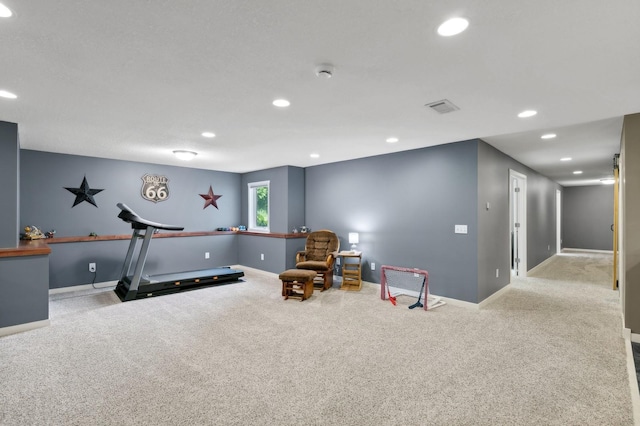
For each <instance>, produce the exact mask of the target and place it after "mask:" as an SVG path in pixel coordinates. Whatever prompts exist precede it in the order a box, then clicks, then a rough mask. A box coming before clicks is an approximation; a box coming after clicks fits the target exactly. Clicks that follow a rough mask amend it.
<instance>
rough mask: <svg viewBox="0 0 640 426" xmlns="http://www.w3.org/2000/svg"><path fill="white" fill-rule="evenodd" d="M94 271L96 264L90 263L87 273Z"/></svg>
mask: <svg viewBox="0 0 640 426" xmlns="http://www.w3.org/2000/svg"><path fill="white" fill-rule="evenodd" d="M95 271H96V264H95V263H93V262H91V263H90V264H89V272H95Z"/></svg>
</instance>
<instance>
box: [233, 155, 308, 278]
mask: <svg viewBox="0 0 640 426" xmlns="http://www.w3.org/2000/svg"><path fill="white" fill-rule="evenodd" d="M263 181H269V229H270V231H271V232H273V233H281V234H287V233H290V232H291V230H292V229H293V228H294V227H297V228H299V227H300V226H302V225H304V224H305V223H304V220H305V205H304V200H305V188H304V182H305V170H304V169H302V168H300V167H292V166H284V167H276V168H273V169H266V170H260V171H257V172H251V173H245V174H243V175H242V178H241V186H242V196H241V204H242V212H243V220H244V222H245V223H248V222H249V206H248V199H249V198H248V197H249V191H248V184H250V183H253V182H263ZM304 243H305V239H304V238H299V239H298V238H293V239H284V238H270V237H259V236H258V237H256V236H247V235H240V236H239V243H238V244H239V246H238V262H239V263H240V264H241V265H246V266H249V267H252V268H257V269H262V270H264V271H269V272H273V273H278V274H279V273H280V272H282V271H284V270H285V269H290V268H293V267H295V253H296V251H298V250H303V249H304ZM261 255H264V259H262V256H261Z"/></svg>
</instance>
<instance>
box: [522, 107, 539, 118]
mask: <svg viewBox="0 0 640 426" xmlns="http://www.w3.org/2000/svg"><path fill="white" fill-rule="evenodd" d="M537 113H538V111H534V110H532V109H528V110H526V111H522V112H521V113H520V114H518V117H520V118H529V117H533V116H534V115H536V114H537Z"/></svg>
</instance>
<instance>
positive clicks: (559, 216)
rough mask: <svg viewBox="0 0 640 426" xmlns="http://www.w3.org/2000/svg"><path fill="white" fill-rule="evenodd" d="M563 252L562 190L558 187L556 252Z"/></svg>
mask: <svg viewBox="0 0 640 426" xmlns="http://www.w3.org/2000/svg"><path fill="white" fill-rule="evenodd" d="M561 252H562V191H560V190H559V189H556V253H561Z"/></svg>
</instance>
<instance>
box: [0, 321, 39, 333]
mask: <svg viewBox="0 0 640 426" xmlns="http://www.w3.org/2000/svg"><path fill="white" fill-rule="evenodd" d="M49 324H50V321H49V320H48V319H46V320H42V321H33V322H28V323H25V324H18V325H12V326H11V327H3V328H0V337H4V336H8V335H10V334H16V333H22V332H25V331H30V330H35V329H36V328H42V327H48V326H49Z"/></svg>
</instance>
